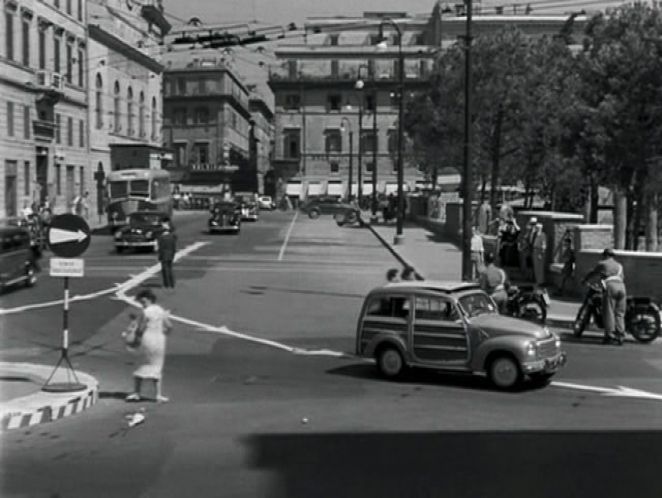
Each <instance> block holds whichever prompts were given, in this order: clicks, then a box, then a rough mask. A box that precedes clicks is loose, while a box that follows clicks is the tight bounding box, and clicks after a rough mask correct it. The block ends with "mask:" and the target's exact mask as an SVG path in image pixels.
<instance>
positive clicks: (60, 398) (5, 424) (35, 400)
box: [0, 362, 99, 433]
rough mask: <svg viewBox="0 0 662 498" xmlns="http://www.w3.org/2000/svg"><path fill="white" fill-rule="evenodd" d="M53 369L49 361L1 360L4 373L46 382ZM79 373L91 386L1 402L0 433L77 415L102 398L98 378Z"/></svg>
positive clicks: (58, 376)
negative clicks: (47, 362)
mask: <svg viewBox="0 0 662 498" xmlns="http://www.w3.org/2000/svg"><path fill="white" fill-rule="evenodd" d="M52 370H53V367H50V366H46V365H37V364H33V363H8V362H0V377H13V378H25V379H30V380H33V381H37V382H42V383H43V382H45V381H46V379H48V377H49V376H50V374H51V372H52ZM59 373H61V372H59ZM76 376H77V377H78V379H79V380H80V381H81V382H82V383H84V384H86V385H87V386H88V387H87V388H86V389H85V390H84V391H77V392H72V393H47V392H44V391H38V392H36V393H33V394H29V395H27V396H22V397H20V398H15V399H12V400H9V401H6V402H4V403H0V433H1V432H5V431H9V430H12V429H22V428H26V427H31V426H34V425H39V424H45V423H47V422H53V421H54V420H59V419H62V418H65V417H69V416H71V415H76V414H77V413H80V412H82V411H84V410H87V409H88V408H90V407H91V406H93V405H94V404H95V403H96V402H97V401H98V399H99V383H98V381H97V380H96V379H95V378H94V377H92V376H91V375H88V374H86V373H84V372H80V371H76ZM61 377H65V376H64V375H56V376H55V377H54V380H55V381H58V380H64V379H62V378H61ZM65 378H66V377H65Z"/></svg>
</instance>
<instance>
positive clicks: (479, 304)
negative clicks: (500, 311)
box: [459, 292, 497, 317]
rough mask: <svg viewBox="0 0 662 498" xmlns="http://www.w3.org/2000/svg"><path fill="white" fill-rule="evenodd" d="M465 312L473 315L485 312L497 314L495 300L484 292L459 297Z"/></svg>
mask: <svg viewBox="0 0 662 498" xmlns="http://www.w3.org/2000/svg"><path fill="white" fill-rule="evenodd" d="M459 302H460V306H461V307H462V309H463V310H464V312H465V313H466V314H467V315H468V316H470V317H472V316H478V315H484V314H486V313H487V314H497V310H496V307H495V306H494V302H493V301H492V300H491V299H490V298H489V297H488V296H487V294H485V293H484V292H475V293H472V294H467V295H465V296H462V297H461V298H460V299H459Z"/></svg>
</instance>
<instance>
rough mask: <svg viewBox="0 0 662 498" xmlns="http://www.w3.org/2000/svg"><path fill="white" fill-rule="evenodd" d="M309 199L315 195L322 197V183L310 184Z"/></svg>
mask: <svg viewBox="0 0 662 498" xmlns="http://www.w3.org/2000/svg"><path fill="white" fill-rule="evenodd" d="M307 195H308V196H309V197H310V196H313V195H322V184H321V183H309V184H308V194H307Z"/></svg>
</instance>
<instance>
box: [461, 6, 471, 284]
mask: <svg viewBox="0 0 662 498" xmlns="http://www.w3.org/2000/svg"><path fill="white" fill-rule="evenodd" d="M466 4H467V21H466V34H465V38H464V44H465V53H464V172H463V175H462V176H463V178H462V196H463V198H464V199H463V203H462V279H463V280H471V277H472V271H471V266H472V265H471V236H472V230H471V225H472V216H473V178H472V177H473V170H472V167H471V41H472V40H471V15H472V13H471V10H472V0H466Z"/></svg>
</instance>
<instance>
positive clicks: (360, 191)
mask: <svg viewBox="0 0 662 498" xmlns="http://www.w3.org/2000/svg"><path fill="white" fill-rule="evenodd" d="M361 69H366V70H369V68H368V66H367V65H366V64H361V65H360V66H359V74H358V79H357V80H356V83H355V84H354V88H355V89H356V90H357V91H358V92H359V132H358V133H359V158H358V159H359V161H358V168H359V175H358V176H359V178H358V182H359V185H358V203H359V207H361V203H362V199H363V100H364V93H363V87H364V86H365V82H364V81H363V78H362V77H361Z"/></svg>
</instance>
